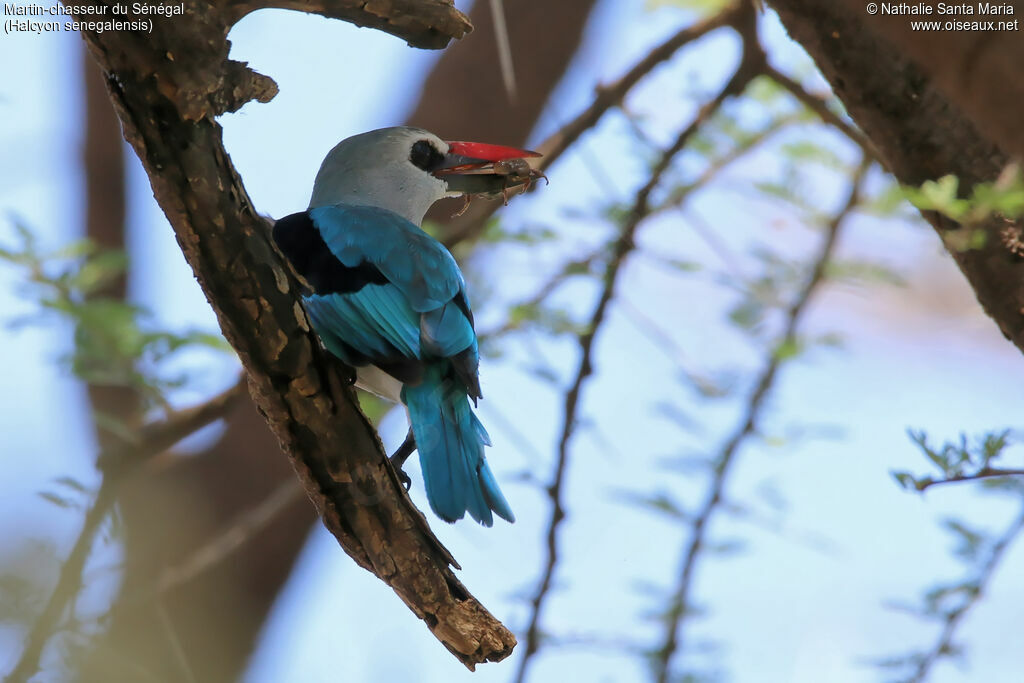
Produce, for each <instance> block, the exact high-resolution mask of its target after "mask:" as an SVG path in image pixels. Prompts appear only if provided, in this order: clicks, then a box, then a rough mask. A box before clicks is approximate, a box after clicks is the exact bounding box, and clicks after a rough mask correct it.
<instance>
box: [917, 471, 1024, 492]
mask: <svg viewBox="0 0 1024 683" xmlns="http://www.w3.org/2000/svg"><path fill="white" fill-rule="evenodd" d="M1020 476H1024V469H1004V468H1001V467H983V468H981V469H980V470H978V471H977V472H971V473H970V474H958V475H956V476H955V477H949V478H948V479H920V480H917V481H916V482H915V483H914V488H915V489H917V490H918V491H925V490H927V489H930V488H931V487H932V486H938V485H940V484H954V483H956V482H960V481H977V480H979V479H991V478H993V477H1020Z"/></svg>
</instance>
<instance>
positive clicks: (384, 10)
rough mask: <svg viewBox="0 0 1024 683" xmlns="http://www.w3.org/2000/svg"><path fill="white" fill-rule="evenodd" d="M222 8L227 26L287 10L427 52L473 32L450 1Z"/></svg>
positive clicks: (303, 1)
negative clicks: (258, 13)
mask: <svg viewBox="0 0 1024 683" xmlns="http://www.w3.org/2000/svg"><path fill="white" fill-rule="evenodd" d="M223 4H224V13H225V15H226V23H227V25H228V26H232V25H234V24H235V23H237V22H238V20H239V19H241V18H242V17H244V16H245V15H247V14H249V13H250V12H254V11H256V10H258V9H269V8H277V9H290V10H297V11H299V12H306V13H307V14H319V15H320V16H323V17H327V18H328V19H341V20H342V21H347V22H349V23H350V24H355V25H356V26H360V27H363V28H373V29H377V30H378V31H384V32H385V33H390V34H391V35H393V36H397V37H399V38H401V39H402V40H404V41H406V42H407V43H408V44H409V46H410V47H419V48H426V49H429V50H441V49H444V48H445V47H446V46H447V45H448V43H449V42H450V41H451V40H452V39H453V38H454V39H456V40H458V39H459V38H462V37H463V36H464V35H466V34H467V33H469V32H470V31H472V30H473V25H472V24H471V23H470V22H469V19H468V18H467V17H466V15H465V14H463V13H462V12H460V11H459V10H457V9H455V5H454V3H453V2H452V0H371V1H370V2H367V0H228V1H227V2H225V3H223Z"/></svg>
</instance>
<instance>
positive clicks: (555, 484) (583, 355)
mask: <svg viewBox="0 0 1024 683" xmlns="http://www.w3.org/2000/svg"><path fill="white" fill-rule="evenodd" d="M753 28H754V17H753V15H752V14H749V15H747V23H746V24H745V25H744V26H743V29H742V31H741V32H743V33H744V34H748V33H752V32H753ZM753 54H754V53H753V52H750V51H744V59H743V60H742V62H741V63H740V66H739V68H738V69H737V70H736V73H735V74H733V76H732V78H730V79H729V81H728V83H726V85H725V86H724V87H723V88H722V90H721V91H719V92H718V94H717V95H715V97H713V98H712V99H711V100H710V101H708V102H707V103H705V104H704V106H702V107H701V109H700V111H699V112H698V113H697V115H696V117H694V119H693V120H692V121H691V122H690V124H689V125H687V126H686V127H685V128H684V129H683V130H682V132H681V133H680V134H679V135H678V137H677V138H676V140H675V142H673V143H672V145H671V146H670V147H669V148H668V149H667V150H665V151H664V152H663V153H662V155H661V157H660V158H659V159H658V162H657V163H656V164H655V166H654V169H653V171H652V172H651V176H650V178H649V179H648V181H647V182H646V183H645V184H644V186H643V187H641V188H640V190H639V191H638V192H637V194H636V197H635V199H634V201H633V207H632V209H631V210H630V212H629V214H628V216H627V217H626V220H625V222H624V223H623V226H622V228H621V231H620V234H619V238H618V239H617V240H616V242H615V245H614V248H613V251H612V256H611V259H610V261H609V262H608V265H607V267H606V269H605V273H604V286H603V288H602V291H601V294H600V296H599V297H598V301H597V304H596V305H595V307H594V310H593V312H592V313H591V315H590V320H589V323H588V324H587V327H586V331H585V332H584V333H583V334H582V335H581V336H580V338H579V346H580V363H579V368H578V370H577V371H576V376H575V379H574V380H573V383H572V385H571V386H570V388H569V390H568V391H567V392H566V395H565V408H564V416H563V420H562V434H561V437H560V439H559V444H558V452H557V457H556V463H555V471H554V474H553V476H552V480H551V483H550V484H549V485H548V487H547V492H548V496H549V498H550V499H551V519H550V521H549V522H548V527H547V534H546V540H547V556H546V558H545V565H544V569H543V572H542V574H541V579H540V582H539V584H538V586H537V590H536V591H535V592H534V594H533V597H532V598H531V601H530V605H531V612H530V621H529V625H528V627H527V631H526V647H525V652H524V653H523V658H522V659H521V660H520V662H519V670H518V672H517V674H516V678H515V680H516V681H517V683H522V682H523V681H525V680H526V672H527V670H528V668H529V665H530V663H531V661H532V659H533V656H534V655H535V654H536V653H537V651H538V649H539V648H540V620H541V616H542V613H543V608H544V605H545V602H546V600H547V597H548V594H549V592H550V590H551V585H552V580H553V578H554V574H555V567H556V566H557V564H558V559H559V554H558V531H559V527H560V525H561V523H562V521H563V520H564V519H565V508H564V505H563V503H562V486H563V483H564V481H565V477H566V471H567V467H568V462H569V446H570V443H571V441H572V438H573V435H574V434H575V432H576V424H577V413H578V411H579V405H580V400H581V398H582V391H583V386H584V384H585V383H586V381H587V379H588V378H589V376H590V375H591V373H592V372H593V365H592V354H593V348H594V339H595V338H596V336H597V333H598V331H599V330H600V329H601V326H602V324H603V323H604V321H605V315H606V313H607V311H608V306H609V304H610V303H611V301H612V299H613V298H614V296H615V289H616V285H617V284H618V279H619V274H620V272H621V270H622V267H623V265H624V264H625V261H626V259H627V257H628V256H629V255H630V254H631V253H632V252H633V250H634V249H635V248H636V244H635V237H636V233H637V230H638V229H639V227H640V225H641V223H643V221H644V219H645V218H647V217H648V216H649V215H650V213H651V211H652V210H653V207H652V205H651V201H650V200H651V194H652V193H653V192H654V190H655V188H657V187H658V185H659V184H660V182H661V180H662V177H663V176H664V174H665V173H666V172H667V171H668V170H669V168H670V167H671V165H672V162H673V161H674V160H675V158H676V156H677V155H678V154H679V153H680V152H682V151H683V149H685V148H686V145H687V144H688V143H689V141H690V140H691V139H692V138H693V136H694V135H695V134H696V133H697V131H698V130H699V129H700V127H701V125H703V124H704V122H705V121H707V120H708V118H709V117H710V116H711V115H712V114H714V112H715V111H717V110H718V108H719V107H721V105H722V103H723V102H724V101H725V100H726V99H728V98H729V97H731V96H733V95H737V94H739V93H740V92H742V91H743V89H744V88H745V87H746V86H747V84H748V83H749V82H750V80H751V79H752V78H754V77H755V76H756V75H757V73H758V67H759V62H758V61H756V60H751V59H748V57H750V56H751V55H753Z"/></svg>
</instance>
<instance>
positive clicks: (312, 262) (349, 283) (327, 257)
mask: <svg viewBox="0 0 1024 683" xmlns="http://www.w3.org/2000/svg"><path fill="white" fill-rule="evenodd" d="M273 234H274V242H276V243H277V247H278V249H280V250H281V252H282V253H283V254H284V255H285V256H286V257H287V258H288V260H289V261H291V264H292V266H294V267H295V270H297V271H298V272H299V273H300V274H301V275H302V277H304V278H306V280H308V281H309V284H310V285H311V286H312V287H313V292H314V293H316V294H348V293H350V292H358V291H359V290H360V289H362V288H363V287H365V286H366V285H383V284H386V283H387V281H388V279H387V278H386V277H384V274H383V273H382V272H380V270H379V269H378V268H377V266H375V265H373V264H372V263H370V262H368V261H364V262H363V263H360V264H359V265H358V266H355V267H353V268H349V267H348V266H346V265H345V264H343V263H342V262H341V261H339V260H338V259H337V258H335V256H334V254H332V253H331V250H330V249H328V248H327V244H326V243H325V242H324V239H323V237H322V236H321V235H320V231H319V230H317V229H316V226H315V225H313V219H312V218H310V216H309V212H308V211H303V212H302V213H293V214H291V215H290V216H285V217H284V218H282V219H281V220H279V221H277V222H276V223H274V232H273Z"/></svg>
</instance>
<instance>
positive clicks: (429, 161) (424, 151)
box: [409, 140, 444, 171]
mask: <svg viewBox="0 0 1024 683" xmlns="http://www.w3.org/2000/svg"><path fill="white" fill-rule="evenodd" d="M443 160H444V155H443V154H441V152H440V151H438V149H437V148H436V147H434V146H433V145H432V144H430V142H429V141H427V140H417V141H416V142H415V143H413V146H412V151H411V152H410V153H409V161H411V162H412V163H413V164H414V165H415V166H416V167H417V168H422V169H423V170H424V171H433V170H434V169H435V168H437V167H438V166H440V165H441V162H442V161H443Z"/></svg>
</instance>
